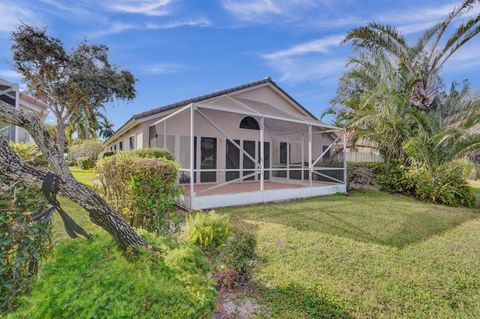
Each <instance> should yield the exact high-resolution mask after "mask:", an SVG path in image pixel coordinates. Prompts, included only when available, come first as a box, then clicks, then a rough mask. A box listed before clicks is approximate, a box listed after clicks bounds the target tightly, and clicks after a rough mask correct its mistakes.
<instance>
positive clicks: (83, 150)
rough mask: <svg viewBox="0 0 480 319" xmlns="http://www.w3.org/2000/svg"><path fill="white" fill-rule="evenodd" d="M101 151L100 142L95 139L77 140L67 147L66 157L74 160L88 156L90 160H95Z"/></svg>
mask: <svg viewBox="0 0 480 319" xmlns="http://www.w3.org/2000/svg"><path fill="white" fill-rule="evenodd" d="M102 151H103V146H102V142H100V141H97V140H95V139H91V140H83V141H81V140H77V142H76V143H75V144H73V145H70V146H69V147H68V158H69V159H71V160H76V159H78V158H81V157H88V158H90V159H91V160H92V161H96V160H97V158H98V154H100V152H102Z"/></svg>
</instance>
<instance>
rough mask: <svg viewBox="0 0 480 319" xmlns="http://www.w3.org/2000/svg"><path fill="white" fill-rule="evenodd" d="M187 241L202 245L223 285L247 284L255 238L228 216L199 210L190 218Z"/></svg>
mask: <svg viewBox="0 0 480 319" xmlns="http://www.w3.org/2000/svg"><path fill="white" fill-rule="evenodd" d="M185 240H186V241H187V242H190V243H193V244H195V245H197V246H199V247H200V248H201V249H202V250H203V251H204V252H205V254H206V255H207V257H208V258H209V259H210V261H211V262H212V264H213V265H214V273H213V276H214V277H215V279H216V281H217V285H218V286H220V287H228V288H232V287H234V286H236V285H238V284H243V283H246V282H247V281H248V280H249V279H250V277H251V272H252V268H253V264H254V262H255V259H256V257H257V256H256V253H255V247H256V240H255V237H254V236H253V235H252V234H251V233H249V232H247V231H245V230H244V229H242V228H240V227H238V226H237V227H234V226H232V225H231V224H230V221H229V218H228V215H221V214H217V213H215V212H214V211H210V212H208V213H203V212H199V213H196V214H195V215H190V216H188V217H187V223H186V226H185Z"/></svg>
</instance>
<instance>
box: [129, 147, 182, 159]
mask: <svg viewBox="0 0 480 319" xmlns="http://www.w3.org/2000/svg"><path fill="white" fill-rule="evenodd" d="M123 153H126V154H128V155H131V156H135V157H140V158H164V159H167V160H170V161H174V160H175V156H173V154H172V153H170V152H169V151H168V149H166V148H158V147H152V148H142V149H138V150H133V151H127V152H123Z"/></svg>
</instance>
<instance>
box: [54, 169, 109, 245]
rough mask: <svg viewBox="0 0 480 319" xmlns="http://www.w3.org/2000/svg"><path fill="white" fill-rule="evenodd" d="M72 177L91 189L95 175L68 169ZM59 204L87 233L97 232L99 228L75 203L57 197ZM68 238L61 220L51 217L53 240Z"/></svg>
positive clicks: (91, 170)
mask: <svg viewBox="0 0 480 319" xmlns="http://www.w3.org/2000/svg"><path fill="white" fill-rule="evenodd" d="M70 170H71V171H72V174H73V176H74V177H75V178H76V179H77V180H78V181H79V182H81V183H83V184H85V185H86V186H89V187H92V188H93V180H94V179H95V174H94V172H93V169H88V170H83V169H80V168H77V167H70ZM58 199H59V200H60V204H61V205H62V207H63V209H64V210H65V211H66V212H67V213H68V214H69V215H70V216H71V217H72V218H73V219H74V220H75V221H76V222H77V224H79V225H80V226H82V227H83V228H85V230H86V231H88V232H95V231H98V230H99V229H100V228H99V227H98V226H96V225H94V224H93V223H92V222H91V221H90V219H89V217H88V213H87V212H86V211H85V210H84V209H83V208H81V207H80V206H78V205H77V204H76V203H75V202H73V201H71V200H69V199H67V198H65V197H63V196H58ZM67 238H69V237H68V235H67V233H66V232H65V229H64V227H63V222H62V219H61V218H60V216H59V215H58V214H54V215H53V239H54V241H58V240H63V239H67Z"/></svg>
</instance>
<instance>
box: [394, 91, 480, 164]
mask: <svg viewBox="0 0 480 319" xmlns="http://www.w3.org/2000/svg"><path fill="white" fill-rule="evenodd" d="M411 115H412V119H414V121H415V122H416V124H417V125H416V126H417V129H416V131H415V134H414V135H412V136H411V137H410V138H409V139H408V140H407V141H406V143H405V144H404V147H403V148H404V150H405V152H406V153H407V155H408V157H409V160H410V162H411V164H413V165H419V164H421V165H427V166H428V167H430V168H432V169H435V168H436V167H439V166H441V165H443V164H445V163H448V162H451V161H455V160H458V159H462V158H465V157H466V156H467V155H470V154H472V153H474V152H478V151H480V132H478V131H477V130H476V129H475V128H476V126H477V125H478V123H479V122H480V94H478V93H477V94H473V93H471V90H470V86H469V83H468V82H464V84H463V86H462V88H461V89H460V90H459V89H457V85H456V84H455V83H454V84H452V87H451V89H450V92H449V94H446V93H442V94H440V95H439V96H438V97H437V98H436V99H435V101H434V102H433V104H432V108H431V110H430V111H429V112H419V111H413V112H412V113H411Z"/></svg>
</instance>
